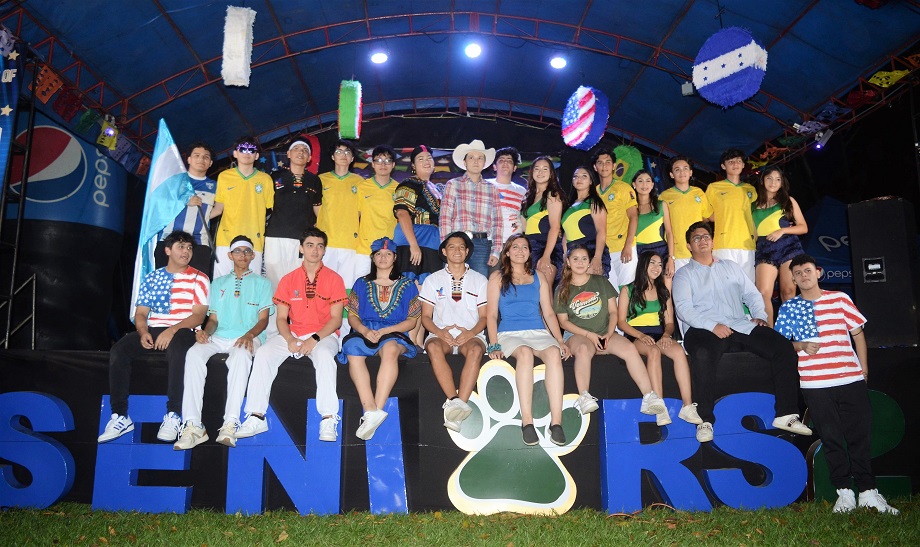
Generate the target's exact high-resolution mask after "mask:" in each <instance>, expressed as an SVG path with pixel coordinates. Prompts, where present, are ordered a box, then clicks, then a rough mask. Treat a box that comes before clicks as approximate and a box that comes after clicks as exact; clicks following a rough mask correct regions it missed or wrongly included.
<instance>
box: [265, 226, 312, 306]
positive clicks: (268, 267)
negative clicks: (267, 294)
mask: <svg viewBox="0 0 920 547" xmlns="http://www.w3.org/2000/svg"><path fill="white" fill-rule="evenodd" d="M263 253H264V257H263V262H265V277H267V278H268V280H269V281H271V283H272V293H273V294H274V292H275V290H276V289H277V288H278V282H279V281H281V278H282V277H284V276H286V275H287V274H289V273H291V272H293V271H294V270H296V269H297V268H299V267H300V266H301V265H302V264H303V258H301V256H300V242H299V241H297V240H296V239H288V238H285V237H266V238H265V250H264V251H263Z"/></svg>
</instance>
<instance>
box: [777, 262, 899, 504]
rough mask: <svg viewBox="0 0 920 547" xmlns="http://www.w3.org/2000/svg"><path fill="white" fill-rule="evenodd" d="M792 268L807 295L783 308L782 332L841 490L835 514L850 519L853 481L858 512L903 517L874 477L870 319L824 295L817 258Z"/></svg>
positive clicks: (842, 297)
mask: <svg viewBox="0 0 920 547" xmlns="http://www.w3.org/2000/svg"><path fill="white" fill-rule="evenodd" d="M790 268H791V269H792V279H793V283H795V284H796V285H797V286H798V288H799V290H800V291H802V294H801V295H800V296H796V297H795V298H792V299H791V300H787V301H786V302H784V303H783V305H782V306H781V307H780V309H779V316H778V317H777V319H776V330H777V331H779V333H780V334H782V335H783V336H785V337H786V338H788V339H790V340H792V341H793V342H792V346H793V347H794V348H795V350H796V351H797V352H798V358H799V381H800V384H801V387H802V394H803V395H804V396H805V403H806V404H808V413H809V415H810V416H811V419H812V420H813V421H814V423H815V427H816V428H817V429H818V435H819V436H820V437H821V442H822V444H823V445H824V455H825V458H826V459H827V465H828V467H829V468H830V473H831V484H833V485H834V487H835V488H836V489H837V495H838V498H837V502H836V503H835V504H834V512H835V513H849V512H850V511H852V510H853V509H855V508H856V506H857V501H856V496H854V495H853V490H851V489H850V486H851V479H852V481H854V482H855V483H856V490H857V491H858V492H859V502H858V504H859V507H870V508H873V509H876V510H877V511H879V512H880V513H891V514H893V515H897V514H898V510H897V509H895V508H894V507H892V506H890V505H888V502H887V501H885V498H884V497H882V495H881V494H879V492H878V489H876V488H875V475H874V474H873V473H872V455H871V454H870V451H869V445H870V439H871V436H872V406H871V405H870V403H869V390H868V388H867V387H866V381H867V380H868V378H869V361H868V352H867V351H866V337H865V336H863V327H864V326H865V324H866V318H865V317H864V316H863V315H862V314H861V313H860V312H859V310H858V309H856V306H855V305H854V304H853V301H852V300H850V297H849V296H847V295H846V293H842V292H835V291H824V290H821V287H819V286H818V277H819V276H820V273H821V272H820V269H819V268H818V265H817V263H815V259H814V258H812V257H811V256H809V255H806V254H800V255H799V256H797V257H795V258H793V259H792V261H791V263H790ZM854 344H855V346H856V348H855V351H854V348H853V345H854Z"/></svg>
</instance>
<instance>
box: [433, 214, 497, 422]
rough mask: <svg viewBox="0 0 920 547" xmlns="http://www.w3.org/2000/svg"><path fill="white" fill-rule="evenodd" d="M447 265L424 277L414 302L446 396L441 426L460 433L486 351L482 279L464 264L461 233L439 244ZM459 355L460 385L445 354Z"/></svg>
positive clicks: (467, 247) (468, 249)
mask: <svg viewBox="0 0 920 547" xmlns="http://www.w3.org/2000/svg"><path fill="white" fill-rule="evenodd" d="M440 250H441V255H442V256H443V257H444V260H445V261H446V262H447V265H446V266H445V267H444V268H443V269H441V270H439V271H437V272H434V273H433V274H431V275H429V276H428V278H427V279H425V283H424V284H422V291H421V294H420V295H419V300H421V302H422V325H423V326H424V327H425V328H426V329H428V331H429V333H430V334H429V335H428V337H427V338H426V339H425V345H424V347H425V350H426V351H427V352H428V359H429V360H430V361H431V370H432V371H433V372H434V377H435V379H436V380H437V381H438V385H439V386H441V390H442V391H444V395H446V396H447V400H446V401H444V405H443V406H442V408H443V409H444V427H446V428H447V429H450V430H451V431H458V432H459V431H460V423H461V422H462V421H463V420H465V419H467V418H468V417H469V416H470V414H472V413H473V409H472V408H470V405H469V404H467V403H468V401H469V400H470V395H471V394H472V393H473V388H475V387H476V380H477V379H478V378H479V366H480V362H481V361H482V354H483V353H485V350H486V338H485V336H483V329H484V328H485V326H486V283H487V281H486V278H485V276H483V275H482V274H481V273H479V272H477V271H474V270H473V269H471V268H470V267H469V265H467V264H466V261H467V260H468V259H469V257H470V254H472V252H473V241H472V240H471V239H470V238H469V236H468V235H466V233H464V232H454V233H452V234H448V236H447V238H446V239H444V242H443V243H441V248H440ZM448 353H455V354H460V355H463V370H462V371H461V372H460V387H459V388H458V387H457V384H456V382H455V381H454V374H453V371H452V370H451V368H450V365H449V364H448V363H447V354H448Z"/></svg>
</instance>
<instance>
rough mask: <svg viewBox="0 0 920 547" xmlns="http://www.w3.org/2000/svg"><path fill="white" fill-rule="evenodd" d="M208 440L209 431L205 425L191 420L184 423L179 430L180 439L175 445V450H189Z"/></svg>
mask: <svg viewBox="0 0 920 547" xmlns="http://www.w3.org/2000/svg"><path fill="white" fill-rule="evenodd" d="M206 440H208V432H207V431H206V430H205V428H204V427H201V426H198V425H195V424H194V423H192V421H191V420H188V421H186V422H185V423H184V424H182V429H181V430H180V431H179V440H178V441H176V444H174V445H173V450H188V449H190V448H195V447H196V446H198V445H199V444H201V443H203V442H205V441H206Z"/></svg>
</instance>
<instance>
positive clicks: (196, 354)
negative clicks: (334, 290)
mask: <svg viewBox="0 0 920 547" xmlns="http://www.w3.org/2000/svg"><path fill="white" fill-rule="evenodd" d="M254 255H255V253H254V252H253V250H252V241H250V240H249V238H248V237H246V236H237V237H235V238H233V241H232V242H230V260H232V261H233V273H231V274H229V275H225V276H222V277H218V278H217V279H215V280H214V283H213V284H212V285H211V295H212V296H211V305H210V306H209V309H208V322H207V323H206V324H205V326H204V328H203V329H201V330H199V331H197V332H196V333H195V341H196V342H197V343H196V344H195V345H194V346H192V347H191V349H189V350H188V353H187V354H186V355H185V389H184V390H183V393H182V419H183V420H185V422H184V423H183V425H182V430H181V431H179V440H177V441H176V444H175V445H174V446H173V447H174V448H175V449H176V450H188V449H190V448H194V447H196V446H198V445H199V444H201V443H203V442H205V441H207V440H208V432H207V431H206V430H205V428H204V425H203V424H202V423H201V405H202V401H203V398H204V384H205V379H206V378H207V376H208V360H209V359H210V358H211V357H212V356H213V355H214V354H216V353H226V354H227V360H226V365H227V398H226V401H225V404H224V423H223V425H222V426H221V428H220V431H219V432H218V434H217V442H219V443H220V444H223V445H227V446H229V447H234V446H236V430H237V429H239V427H240V406H241V405H242V404H243V395H245V393H246V381H247V380H248V379H249V371H250V369H251V368H252V354H253V352H255V350H257V349H259V346H260V345H262V343H263V342H265V327H266V326H267V325H268V316H269V315H270V314H271V313H272V311H273V310H274V306H272V285H271V283H270V282H269V281H268V279H266V278H264V277H262V276H261V275H259V274H256V273H253V271H252V270H250V269H249V264H250V263H251V262H252V257H253V256H254Z"/></svg>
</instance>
